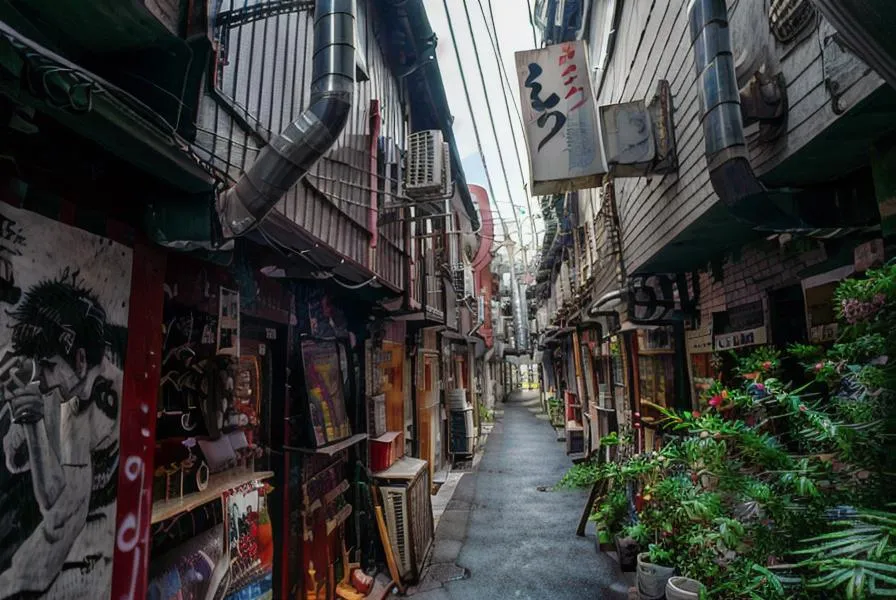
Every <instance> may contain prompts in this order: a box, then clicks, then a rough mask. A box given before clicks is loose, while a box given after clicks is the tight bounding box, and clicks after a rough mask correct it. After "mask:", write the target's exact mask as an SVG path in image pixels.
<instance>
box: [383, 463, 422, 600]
mask: <svg viewBox="0 0 896 600" xmlns="http://www.w3.org/2000/svg"><path fill="white" fill-rule="evenodd" d="M376 478H377V480H378V482H379V489H380V494H381V495H382V501H383V513H384V516H385V519H386V529H387V530H388V531H389V542H390V544H391V545H392V549H393V551H394V552H395V561H396V562H397V563H398V571H399V575H400V576H401V579H402V581H404V582H408V583H412V582H415V581H417V580H418V579H419V577H420V574H421V572H422V570H423V561H424V560H425V559H426V554H427V552H429V546H430V544H432V540H433V519H432V501H431V498H430V495H429V493H430V482H429V468H428V466H427V462H426V461H425V460H420V459H417V458H411V457H407V456H406V457H404V458H402V459H401V460H399V461H398V462H396V463H395V464H394V465H392V466H391V467H389V469H387V470H385V471H382V472H380V473H377V474H376Z"/></svg>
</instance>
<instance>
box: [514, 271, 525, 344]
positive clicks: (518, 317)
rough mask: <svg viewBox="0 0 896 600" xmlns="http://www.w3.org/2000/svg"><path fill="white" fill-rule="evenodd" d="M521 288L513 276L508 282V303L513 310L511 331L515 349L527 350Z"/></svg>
mask: <svg viewBox="0 0 896 600" xmlns="http://www.w3.org/2000/svg"><path fill="white" fill-rule="evenodd" d="M522 295H523V293H522V290H521V289H520V283H519V282H518V281H517V280H516V278H515V277H514V278H513V279H512V280H511V282H510V304H511V309H512V311H513V331H514V333H515V337H516V349H517V351H523V350H527V349H528V348H529V324H528V323H527V322H526V321H525V318H526V317H525V312H524V310H523V302H524V301H525V300H524V299H523V298H522Z"/></svg>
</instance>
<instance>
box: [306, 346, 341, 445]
mask: <svg viewBox="0 0 896 600" xmlns="http://www.w3.org/2000/svg"><path fill="white" fill-rule="evenodd" d="M302 363H303V365H304V370H305V387H306V390H307V397H308V413H309V418H310V421H311V427H312V430H313V441H314V444H315V446H317V447H321V446H325V445H327V444H330V443H333V442H337V441H339V440H342V439H345V438H347V437H349V436H351V434H352V432H351V426H350V424H349V421H348V416H347V415H346V412H345V394H344V391H343V377H342V370H341V369H340V355H339V346H338V344H337V343H336V342H333V341H312V340H304V341H303V342H302Z"/></svg>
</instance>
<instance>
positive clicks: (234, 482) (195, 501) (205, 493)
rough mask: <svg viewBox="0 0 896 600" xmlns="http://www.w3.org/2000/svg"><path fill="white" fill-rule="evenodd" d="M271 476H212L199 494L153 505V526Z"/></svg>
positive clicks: (263, 473)
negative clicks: (244, 485) (247, 484)
mask: <svg viewBox="0 0 896 600" xmlns="http://www.w3.org/2000/svg"><path fill="white" fill-rule="evenodd" d="M273 476H274V472H273V471H257V472H256V471H236V472H229V473H220V474H218V475H212V476H211V477H210V478H209V482H208V487H207V488H205V489H204V490H202V491H201V492H196V493H195V494H187V495H186V496H184V497H182V498H177V499H172V500H164V501H161V502H155V503H153V505H152V523H154V524H155V523H158V522H160V521H165V520H167V519H170V518H171V517H176V516H177V515H179V514H181V513H185V512H189V511H191V510H193V509H194V508H198V507H200V506H202V505H203V504H206V503H207V502H211V501H212V500H215V499H216V498H220V497H221V495H222V494H223V493H224V492H226V491H228V490H232V489H233V488H237V487H240V486H241V485H243V484H245V483H250V482H252V481H260V480H262V479H269V478H271V477H273Z"/></svg>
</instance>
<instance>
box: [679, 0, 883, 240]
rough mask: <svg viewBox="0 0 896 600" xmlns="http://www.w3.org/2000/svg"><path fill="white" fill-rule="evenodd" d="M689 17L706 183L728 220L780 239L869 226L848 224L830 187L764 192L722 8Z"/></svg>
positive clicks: (697, 9)
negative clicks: (751, 152)
mask: <svg viewBox="0 0 896 600" xmlns="http://www.w3.org/2000/svg"><path fill="white" fill-rule="evenodd" d="M688 17H689V21H690V30H691V41H692V42H693V44H694V59H695V67H696V71H697V77H698V89H699V93H700V100H701V106H702V120H703V133H704V137H705V144H706V150H705V151H706V160H707V163H708V167H709V178H710V181H711V182H712V186H713V189H715V192H716V194H718V196H719V198H720V199H721V200H722V202H723V203H724V204H725V205H726V206H727V207H728V210H729V211H730V212H731V214H732V215H733V216H734V217H735V218H736V219H738V220H739V221H741V222H743V223H745V224H747V225H749V226H750V227H752V228H753V229H755V230H757V231H767V232H779V233H780V232H794V233H796V232H800V233H809V234H810V235H821V234H822V233H824V232H825V231H844V230H845V228H848V227H851V226H857V225H858V226H862V225H867V223H857V222H851V218H850V217H849V216H846V215H845V214H844V208H843V206H844V204H848V202H844V199H843V198H840V197H838V190H836V189H833V188H831V187H829V186H828V187H819V188H815V189H812V190H789V189H780V190H768V189H766V187H765V186H764V185H763V184H762V182H761V181H760V180H759V178H758V177H757V176H756V173H755V172H754V171H753V167H752V165H751V164H750V159H749V153H748V151H747V142H746V137H745V135H744V124H743V116H742V113H741V99H740V90H739V89H738V86H737V77H736V75H735V71H734V54H733V51H732V47H731V33H730V31H729V27H728V8H727V6H726V2H725V0H691V3H690V6H689V7H688ZM810 219H811V221H812V222H809V220H810ZM852 220H853V221H854V220H855V219H854V218H852Z"/></svg>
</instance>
